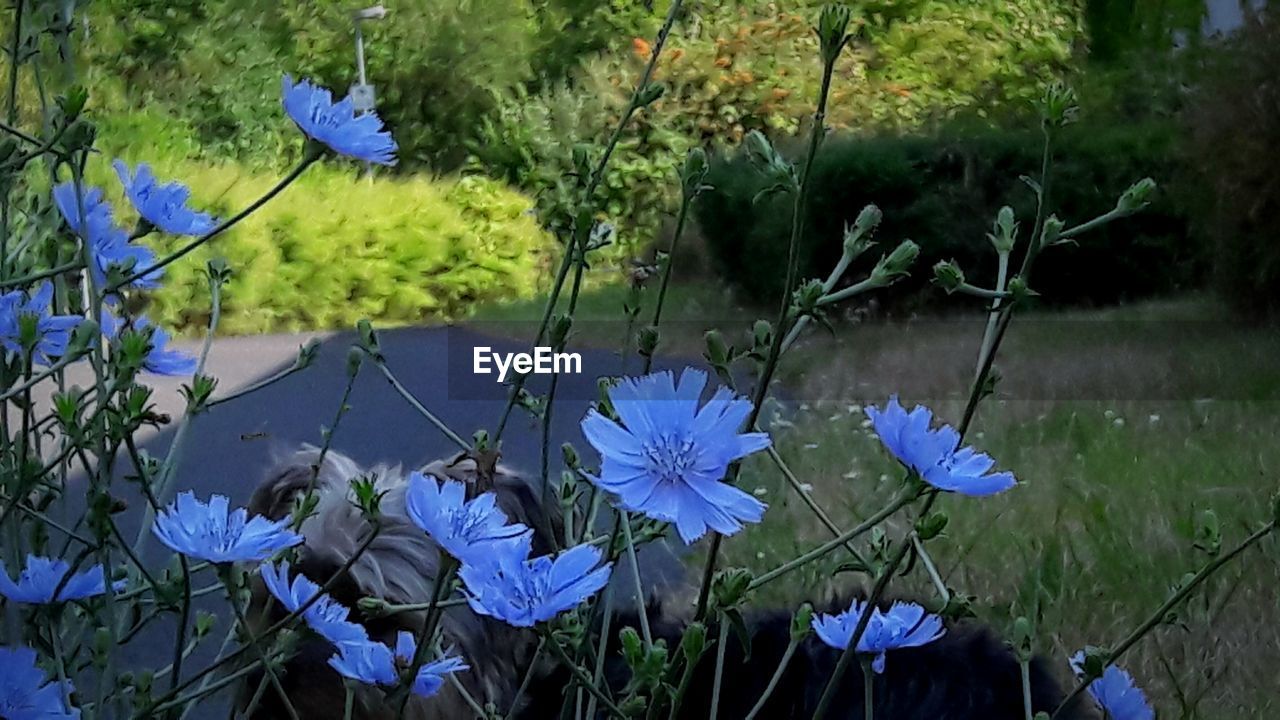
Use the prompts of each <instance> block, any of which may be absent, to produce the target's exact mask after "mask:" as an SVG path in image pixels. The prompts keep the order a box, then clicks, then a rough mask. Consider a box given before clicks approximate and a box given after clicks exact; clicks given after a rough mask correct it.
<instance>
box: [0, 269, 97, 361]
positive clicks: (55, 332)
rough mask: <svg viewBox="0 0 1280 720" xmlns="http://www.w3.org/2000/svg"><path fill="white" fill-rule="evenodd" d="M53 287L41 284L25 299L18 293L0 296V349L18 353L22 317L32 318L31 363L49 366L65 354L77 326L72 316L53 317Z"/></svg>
mask: <svg viewBox="0 0 1280 720" xmlns="http://www.w3.org/2000/svg"><path fill="white" fill-rule="evenodd" d="M52 304H53V284H52V283H49V282H44V283H41V285H40V287H39V288H37V289H36V291H35V292H33V293H31V294H30V295H29V296H28V295H27V294H26V293H25V292H23V291H22V290H13V291H11V292H7V293H5V294H3V295H0V346H3V347H4V348H5V349H6V350H8V351H10V352H13V353H21V352H22V351H23V347H22V324H23V323H22V320H23V317H24V316H29V317H33V318H35V325H36V340H35V346H34V347H33V348H32V350H33V352H32V358H31V359H32V361H33V362H36V363H39V364H41V365H50V364H52V363H53V360H54V359H55V358H58V357H61V356H62V355H64V354H66V352H67V342H68V341H70V340H71V333H72V331H74V330H75V329H76V326H78V325H79V324H80V318H79V317H77V316H75V315H53V314H51V310H50V308H51V306H52Z"/></svg>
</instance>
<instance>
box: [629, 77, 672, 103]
mask: <svg viewBox="0 0 1280 720" xmlns="http://www.w3.org/2000/svg"><path fill="white" fill-rule="evenodd" d="M666 91H667V86H666V85H663V84H662V83H660V82H654V83H649V84H648V85H645V86H644V87H643V88H641V89H640V93H639V94H638V95H636V107H638V108H642V107H648V106H649V105H652V104H653V103H655V102H657V100H658V98H660V97H662V94H663V93H665V92H666Z"/></svg>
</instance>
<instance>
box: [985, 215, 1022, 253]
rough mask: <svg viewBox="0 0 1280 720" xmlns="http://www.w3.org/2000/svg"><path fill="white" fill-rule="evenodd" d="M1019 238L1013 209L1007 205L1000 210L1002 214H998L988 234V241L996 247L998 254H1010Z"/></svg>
mask: <svg viewBox="0 0 1280 720" xmlns="http://www.w3.org/2000/svg"><path fill="white" fill-rule="evenodd" d="M1017 237H1018V221H1017V220H1016V219H1015V217H1014V214H1013V208H1011V207H1009V206H1008V205H1005V206H1004V207H1002V208H1000V212H998V213H996V221H995V223H994V224H993V225H992V227H991V232H990V233H987V239H988V240H990V241H991V244H992V245H993V246H994V247H995V249H996V252H998V253H1008V252H1012V251H1013V245H1014V243H1016V242H1017Z"/></svg>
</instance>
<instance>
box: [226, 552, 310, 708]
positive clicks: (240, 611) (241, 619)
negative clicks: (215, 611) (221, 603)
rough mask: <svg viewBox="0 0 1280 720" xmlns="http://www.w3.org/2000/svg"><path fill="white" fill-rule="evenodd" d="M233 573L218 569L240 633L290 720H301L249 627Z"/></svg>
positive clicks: (265, 653) (268, 658)
mask: <svg viewBox="0 0 1280 720" xmlns="http://www.w3.org/2000/svg"><path fill="white" fill-rule="evenodd" d="M231 573H232V570H231V569H230V568H224V567H219V568H218V577H219V579H221V580H222V584H223V585H224V586H226V588H227V599H228V600H229V601H230V603H231V611H232V612H233V613H234V614H235V616H236V622H237V623H239V625H240V631H241V632H243V633H244V634H245V637H247V638H248V639H249V643H248V644H249V646H250V647H252V648H253V650H254V652H256V653H257V654H258V659H259V660H261V661H262V670H263V672H265V673H266V674H267V677H268V678H270V680H271V686H272V687H273V688H274V689H275V691H276V696H278V697H279V698H280V702H281V703H282V704H283V705H284V709H285V712H286V713H287V714H288V715H289V720H300V718H299V717H298V711H297V710H295V709H294V707H293V702H292V701H290V700H289V694H288V693H286V692H285V691H284V685H282V684H281V683H280V677H279V676H278V675H276V671H275V668H273V667H271V658H270V657H269V656H268V654H267V651H266V649H265V648H263V647H262V644H261V642H260V639H259V638H258V637H257V636H256V635H255V634H254V632H253V629H252V628H250V627H249V620H248V618H246V617H245V615H244V608H242V607H240V597H239V590H238V589H237V588H236V585H235V583H234V582H233V581H232V577H231Z"/></svg>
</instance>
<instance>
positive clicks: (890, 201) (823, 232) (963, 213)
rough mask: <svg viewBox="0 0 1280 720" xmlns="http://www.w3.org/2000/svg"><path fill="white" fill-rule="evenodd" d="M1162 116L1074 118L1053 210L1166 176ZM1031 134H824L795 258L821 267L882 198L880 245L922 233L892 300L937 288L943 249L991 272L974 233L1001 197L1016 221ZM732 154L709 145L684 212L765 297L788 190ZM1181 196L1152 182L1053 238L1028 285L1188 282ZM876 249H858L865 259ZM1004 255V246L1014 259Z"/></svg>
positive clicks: (1144, 291)
mask: <svg viewBox="0 0 1280 720" xmlns="http://www.w3.org/2000/svg"><path fill="white" fill-rule="evenodd" d="M1174 140H1175V131H1174V129H1173V128H1172V127H1170V126H1167V125H1166V126H1151V125H1148V126H1137V127H1111V128H1097V127H1075V128H1073V129H1071V130H1070V131H1069V132H1067V133H1065V134H1064V135H1063V137H1062V138H1061V141H1060V142H1059V143H1058V146H1057V151H1056V152H1055V158H1056V159H1055V164H1054V174H1053V186H1052V187H1053V190H1052V199H1051V204H1052V210H1053V212H1054V213H1055V214H1057V215H1058V216H1059V217H1061V218H1062V219H1063V220H1064V221H1065V222H1066V223H1067V224H1068V225H1072V224H1075V223H1078V222H1083V221H1085V220H1088V219H1090V218H1092V217H1094V216H1095V215H1098V214H1101V213H1102V212H1105V211H1107V210H1109V209H1110V208H1112V207H1114V205H1115V201H1116V198H1117V197H1118V195H1119V194H1120V192H1122V191H1123V190H1124V189H1125V188H1126V187H1128V186H1129V185H1130V184H1131V183H1132V182H1133V181H1135V180H1137V179H1140V178H1142V177H1144V176H1151V177H1155V178H1170V177H1172V176H1174V175H1175V174H1176V169H1177V164H1176V161H1175V159H1174V158H1173V157H1172V156H1171V146H1172V143H1173V142H1174ZM1041 142H1042V138H1041V136H1040V135H1039V133H1038V132H1037V133H1032V132H1000V131H992V130H983V131H977V132H966V133H961V132H948V133H941V134H939V135H936V136H907V137H871V138H854V137H847V136H846V137H839V136H837V137H832V138H829V139H828V140H827V141H826V143H824V145H823V146H822V149H821V151H820V153H819V155H818V158H817V160H816V161H815V165H814V169H813V172H814V186H813V187H814V190H813V192H812V194H811V202H810V205H809V212H808V214H807V217H806V221H805V228H806V232H805V235H804V237H803V239H802V244H801V248H800V250H801V263H802V264H801V268H802V270H803V272H804V273H805V274H806V275H808V276H811V277H825V276H826V275H827V273H828V272H829V271H830V269H831V268H832V267H833V266H834V265H835V262H836V260H837V259H838V257H839V255H840V247H841V235H842V229H843V227H844V225H845V224H846V223H852V222H853V220H854V218H855V217H856V216H857V214H858V212H859V210H861V208H862V207H863V206H864V205H866V204H867V203H875V204H876V205H878V206H879V207H880V208H881V209H882V210H883V211H884V222H883V223H882V224H881V227H880V230H879V236H880V238H881V239H882V241H883V244H884V245H886V246H891V245H892V244H893V243H896V242H897V241H899V240H901V239H905V238H910V239H912V240H915V241H916V242H917V243H919V244H920V246H921V256H920V259H919V260H918V261H917V262H916V265H915V271H914V272H913V273H912V277H911V278H910V279H909V280H908V281H904V282H903V283H900V284H899V285H897V286H894V287H893V288H891V289H890V291H889V292H891V293H892V294H891V295H890V296H889V297H890V299H892V300H893V301H894V302H895V303H896V304H898V305H899V306H900V307H902V306H906V307H915V306H918V305H920V304H922V303H924V302H928V301H929V300H930V298H936V297H937V295H936V294H934V293H933V291H932V290H931V289H929V288H928V283H929V279H930V272H929V268H930V267H931V266H932V265H933V263H935V262H937V261H938V260H944V259H955V260H956V261H957V262H958V263H959V264H960V266H961V267H962V268H963V269H964V271H965V273H966V274H968V276H969V278H970V280H971V281H975V282H978V283H981V284H986V285H988V286H990V285H993V284H994V274H995V251H994V250H993V249H992V248H991V246H990V244H989V242H988V241H987V239H986V233H987V232H989V230H990V225H991V222H992V219H993V218H994V217H995V214H996V211H997V210H998V209H999V207H1000V206H1001V205H1004V204H1007V203H1008V204H1012V206H1013V208H1014V210H1015V211H1016V212H1017V216H1018V218H1019V219H1020V220H1021V221H1022V223H1023V232H1024V233H1025V232H1028V231H1029V229H1030V226H1031V224H1032V219H1033V217H1034V214H1035V209H1034V197H1033V196H1032V193H1031V191H1030V190H1029V189H1028V188H1027V187H1025V186H1024V185H1023V184H1022V183H1021V182H1020V181H1019V180H1018V179H1017V178H1018V176H1019V175H1024V174H1025V175H1031V176H1035V175H1036V174H1037V173H1038V171H1039V164H1040V152H1041V147H1042V146H1041ZM744 155H745V154H744V153H732V154H727V155H722V156H720V157H719V158H718V159H717V160H716V161H715V162H714V164H713V167H712V170H711V173H710V176H709V178H708V182H709V183H710V184H711V185H713V186H714V188H715V189H714V190H713V191H710V192H707V193H704V195H703V196H702V197H701V198H700V199H699V204H698V205H697V208H696V216H697V218H698V220H699V223H700V225H701V227H702V232H703V233H704V235H705V237H706V239H707V243H708V245H709V247H710V250H711V252H712V254H713V255H714V257H715V258H716V262H717V264H718V265H719V269H720V271H721V272H722V274H723V275H724V276H725V277H726V279H728V280H729V281H730V282H732V283H733V284H735V285H736V286H738V287H739V288H741V289H742V290H743V291H744V292H745V293H747V294H749V295H750V296H751V297H772V298H776V297H777V294H778V292H779V291H780V287H781V285H782V282H783V277H782V273H781V272H780V271H779V270H778V268H781V267H785V264H786V254H787V243H788V238H789V233H790V223H791V215H792V211H791V208H792V202H793V200H792V198H791V197H788V196H778V195H771V196H765V197H763V198H761V199H760V200H758V201H755V200H753V199H754V198H755V197H756V195H757V194H758V193H759V192H760V191H761V190H763V189H764V187H765V185H764V182H763V180H762V179H761V177H760V175H759V173H758V172H757V171H756V170H755V169H754V168H753V167H752V165H751V163H750V162H749V161H748V160H747V158H746V157H745V156H744ZM1187 222H1188V218H1187V215H1186V213H1185V211H1184V210H1183V209H1182V207H1181V204H1180V203H1178V202H1176V200H1175V198H1173V197H1171V196H1170V195H1169V194H1168V193H1161V194H1160V195H1159V196H1158V197H1157V198H1156V200H1155V202H1154V203H1153V205H1152V207H1151V208H1149V209H1147V210H1145V211H1143V212H1142V213H1140V214H1138V215H1136V216H1134V217H1132V218H1128V219H1125V220H1123V221H1120V222H1117V223H1113V224H1111V225H1108V226H1107V227H1106V228H1104V229H1102V230H1100V231H1098V232H1094V233H1090V234H1088V235H1085V236H1083V237H1081V238H1080V239H1079V244H1078V245H1069V246H1064V247H1060V248H1055V249H1054V251H1053V253H1052V255H1050V256H1046V257H1045V258H1044V260H1043V262H1041V263H1040V269H1039V270H1037V274H1036V276H1035V277H1034V278H1033V282H1032V286H1033V287H1034V288H1036V289H1037V290H1039V291H1041V292H1042V293H1043V294H1044V295H1046V296H1048V297H1052V298H1054V299H1055V300H1061V301H1063V302H1071V303H1088V302H1094V303H1109V302H1114V301H1119V300H1124V299H1128V298H1133V297H1141V296H1146V295H1151V294H1155V293H1161V292H1167V291H1170V290H1173V289H1175V288H1179V287H1183V286H1185V285H1189V284H1194V283H1196V282H1197V281H1198V280H1199V279H1200V276H1201V274H1202V273H1201V268H1202V264H1203V263H1202V260H1201V253H1200V252H1199V250H1198V247H1197V245H1196V243H1195V242H1194V241H1193V240H1191V239H1190V238H1189V237H1188V234H1187ZM876 257H878V254H877V253H875V252H872V253H868V254H867V256H865V257H864V258H863V259H862V262H863V263H871V262H873V261H874V260H875V259H876ZM1015 261H1016V258H1015Z"/></svg>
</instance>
